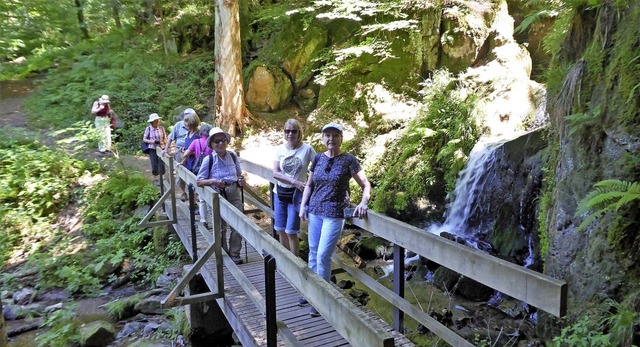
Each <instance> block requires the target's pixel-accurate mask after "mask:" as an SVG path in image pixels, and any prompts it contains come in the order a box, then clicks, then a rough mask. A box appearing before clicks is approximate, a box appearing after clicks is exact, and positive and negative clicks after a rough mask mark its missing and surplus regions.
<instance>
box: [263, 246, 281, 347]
mask: <svg viewBox="0 0 640 347" xmlns="http://www.w3.org/2000/svg"><path fill="white" fill-rule="evenodd" d="M264 281H265V304H266V318H267V347H276V346H277V345H278V326H277V323H276V259H275V258H274V257H273V256H272V255H271V254H267V255H266V256H265V257H264Z"/></svg>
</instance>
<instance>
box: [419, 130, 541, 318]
mask: <svg viewBox="0 0 640 347" xmlns="http://www.w3.org/2000/svg"><path fill="white" fill-rule="evenodd" d="M518 135H520V134H518ZM516 137H517V136H515V137H510V138H505V137H501V138H491V139H484V140H481V141H479V142H478V143H477V144H476V145H475V146H474V148H473V149H472V151H471V153H470V154H469V160H468V162H467V164H466V166H465V168H464V169H463V170H462V171H461V172H460V174H459V177H458V180H457V182H456V188H455V190H454V192H453V196H454V199H453V201H452V202H451V203H450V204H449V205H448V206H447V211H446V213H445V221H444V222H443V223H442V224H433V225H430V226H428V227H427V231H429V232H431V233H434V234H437V235H440V234H441V233H442V232H448V233H449V234H451V235H453V236H455V238H456V240H457V241H459V242H462V240H464V243H465V244H467V245H469V246H472V247H475V248H477V249H481V250H485V251H486V250H487V249H486V248H484V247H483V246H484V244H488V243H487V242H485V241H482V235H483V234H486V232H487V231H488V230H486V229H491V228H492V226H493V221H494V218H495V216H493V215H490V213H486V212H487V211H491V208H489V207H488V206H486V205H487V204H488V201H487V199H484V197H483V194H487V193H488V192H490V191H491V190H492V189H493V188H494V187H495V186H496V182H497V181H498V180H500V179H501V177H500V176H499V174H498V173H497V172H496V171H497V170H499V168H498V167H499V166H500V165H498V160H499V158H498V157H499V156H504V153H502V152H503V151H498V149H501V148H502V147H503V145H504V144H505V143H506V142H508V141H511V140H514V139H515V138H516ZM498 153H500V155H498ZM526 208H527V207H526V206H525V205H524V204H523V202H522V201H520V211H517V212H518V215H519V216H522V215H524V213H523V212H524V211H523V210H525V209H526ZM520 222H522V221H520ZM520 228H521V230H522V232H523V236H524V235H525V230H524V228H522V224H521V225H520ZM526 239H527V241H526V243H527V248H528V253H529V254H528V256H527V257H526V259H525V260H524V264H523V266H524V267H529V266H531V265H532V264H533V262H534V259H535V257H534V256H535V253H534V249H533V243H534V240H533V235H528V236H526ZM490 247H491V246H489V248H490ZM425 278H426V279H427V281H429V280H432V278H433V274H427V276H426V277H425ZM503 299H504V298H503V294H502V293H500V292H496V293H495V294H494V296H493V297H492V298H491V299H490V300H488V301H487V304H488V305H490V306H496V307H497V306H498V305H499V304H500V302H502V300H503ZM518 305H520V307H522V308H523V310H525V311H526V312H529V307H528V305H526V304H525V303H518ZM514 310H515V308H514ZM530 319H532V320H533V321H534V322H535V316H530Z"/></svg>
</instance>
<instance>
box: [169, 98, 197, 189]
mask: <svg viewBox="0 0 640 347" xmlns="http://www.w3.org/2000/svg"><path fill="white" fill-rule="evenodd" d="M199 126H200V117H198V114H197V113H196V111H195V110H194V109H192V108H187V109H185V110H184V111H182V120H180V121H178V122H177V123H176V124H175V125H174V126H173V129H172V130H171V133H170V134H169V139H168V141H167V144H166V145H165V146H164V147H163V153H165V154H166V153H169V151H170V150H171V143H172V142H175V144H176V151H175V152H174V153H173V159H174V160H175V163H176V164H177V163H180V162H181V161H182V156H183V154H184V152H185V151H186V150H187V148H188V147H189V146H188V144H187V143H186V142H187V139H188V138H192V139H195V138H197V134H198V127H199ZM194 136H195V138H193V137H194ZM176 184H177V185H179V186H180V188H181V189H182V194H181V195H180V200H182V201H186V200H187V192H186V184H185V183H184V181H183V180H182V179H181V178H180V176H176Z"/></svg>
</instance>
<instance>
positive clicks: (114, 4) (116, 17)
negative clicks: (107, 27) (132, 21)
mask: <svg viewBox="0 0 640 347" xmlns="http://www.w3.org/2000/svg"><path fill="white" fill-rule="evenodd" d="M111 10H112V14H113V21H114V22H115V24H116V27H117V28H118V29H122V22H121V21H120V1H118V0H111Z"/></svg>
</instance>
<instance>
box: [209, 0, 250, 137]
mask: <svg viewBox="0 0 640 347" xmlns="http://www.w3.org/2000/svg"><path fill="white" fill-rule="evenodd" d="M215 22H216V24H215V26H216V29H215V40H216V45H215V59H216V61H215V67H216V81H215V100H216V106H215V107H216V123H217V124H218V125H219V126H220V127H221V128H223V129H227V130H228V131H229V133H230V134H231V135H232V136H238V135H241V133H242V130H243V127H244V123H245V118H247V117H248V115H249V113H248V111H247V109H246V107H245V103H244V87H243V81H242V60H241V54H240V53H241V52H240V51H241V48H240V15H239V11H238V1H237V0H216V13H215Z"/></svg>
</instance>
